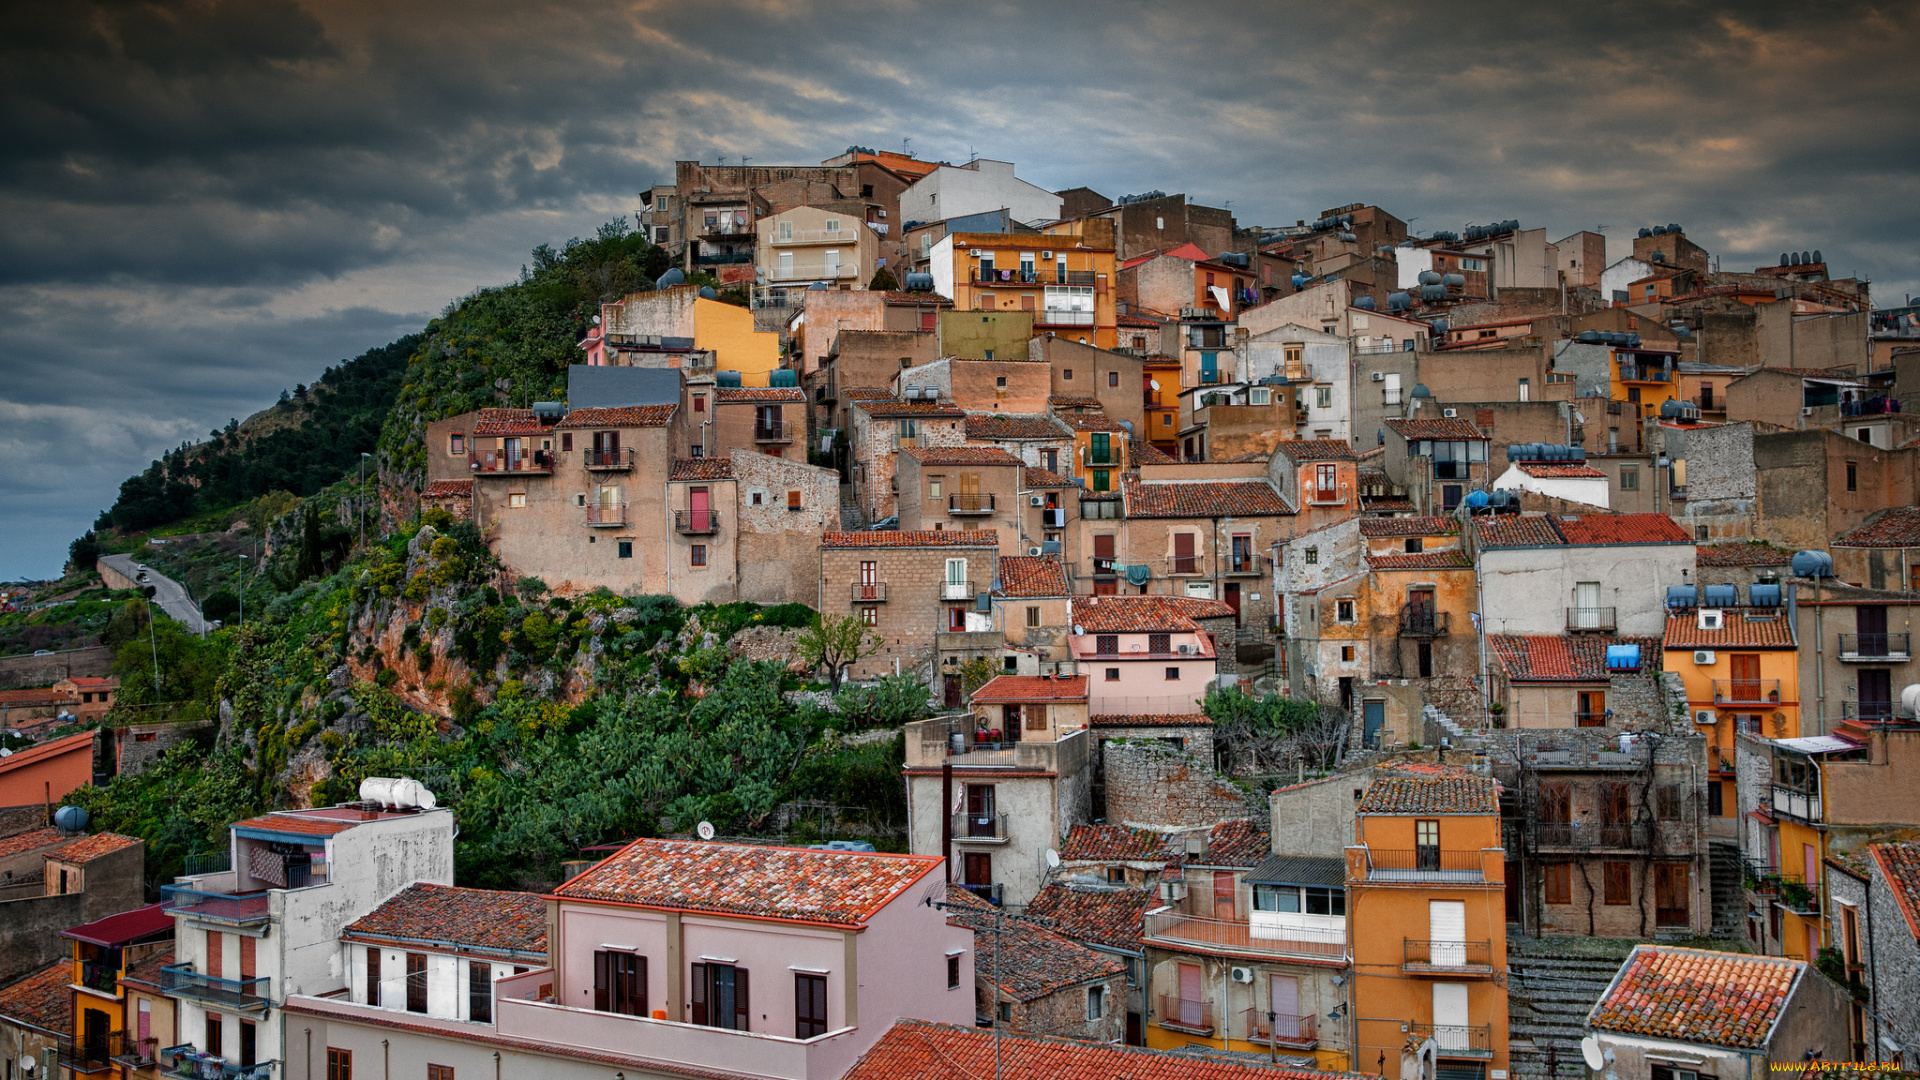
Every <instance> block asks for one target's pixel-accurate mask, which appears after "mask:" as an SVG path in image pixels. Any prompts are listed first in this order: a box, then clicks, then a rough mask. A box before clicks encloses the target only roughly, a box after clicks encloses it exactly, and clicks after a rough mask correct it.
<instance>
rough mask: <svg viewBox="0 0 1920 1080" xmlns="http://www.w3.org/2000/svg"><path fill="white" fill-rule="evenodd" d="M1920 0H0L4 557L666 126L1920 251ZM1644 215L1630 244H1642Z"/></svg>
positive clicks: (534, 237)
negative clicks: (1919, 103) (1652, 1)
mask: <svg viewBox="0 0 1920 1080" xmlns="http://www.w3.org/2000/svg"><path fill="white" fill-rule="evenodd" d="M1916 54H1920V7H1916V6H1915V5H1912V4H1905V5H1889V6H1883V7H1876V6H1874V5H1871V4H1829V5H1789V4H1785V3H1772V4H1743V5H1733V4H1669V5H1661V6H1659V7H1656V8H1648V7H1647V6H1645V5H1627V4H1600V5H1593V4H1588V5H1565V4H1560V5H1541V4H1517V3H1516V4H1499V5H1487V4H1479V5H1439V4H1425V5H1413V4H1386V3H1367V2H1360V3H1343V4H1326V3H1317V4H1285V5H1280V4H1270V3H1267V4H1237V3H1210V4H1185V5H1166V4H1147V3H1113V4H1105V5H1098V6H1091V5H1084V4H1032V3H1022V4H1014V3H1002V4H992V3H987V4H973V5H966V6H964V7H962V6H956V5H949V4H936V3H910V2H905V0H897V2H889V3H872V2H861V3H844V4H831V3H821V4H810V3H799V2H779V0H768V2H760V3H707V4H688V3H684V2H675V3H652V2H641V3H629V4H613V3H596V2H593V0H582V2H572V3H565V4H562V3H559V2H557V0H556V2H549V3H538V2H536V3H526V2H507V0H496V2H493V3H484V2H482V3H463V4H459V5H445V4H436V5H423V4H403V3H378V2H375V0H354V2H346V0H309V2H305V3H296V2H292V0H93V2H85V0H15V2H14V3H11V4H7V5H4V6H3V7H0V423H4V427H3V428H0V446H4V449H5V450H6V452H7V453H8V455H9V460H10V461H12V462H14V463H15V464H16V468H15V469H13V470H10V471H9V472H8V473H7V474H5V476H4V478H3V479H0V555H4V559H0V574H17V573H23V572H35V573H46V572H50V571H51V570H53V569H54V567H55V563H56V561H57V554H58V552H59V551H61V550H62V549H63V548H64V544H65V540H66V539H67V538H68V537H70V536H71V535H72V534H73V533H74V532H76V531H78V530H79V529H80V528H83V527H84V525H85V523H86V522H87V521H88V520H90V519H91V518H92V516H93V515H94V514H95V513H97V512H98V510H99V509H100V508H101V507H103V506H104V505H106V504H107V503H108V502H110V501H111V499H112V495H113V491H114V486H115V485H116V484H117V482H118V480H119V479H120V478H122V477H124V476H125V475H126V474H127V473H129V472H131V471H134V470H135V469H137V468H139V467H141V466H143V465H144V464H145V462H146V461H147V460H148V459H149V458H151V457H152V456H153V455H154V454H155V453H156V452H158V451H160V450H162V449H164V448H166V447H167V446H170V445H173V444H175V443H177V442H178V441H179V440H180V439H182V438H192V437H199V436H204V433H205V432H206V431H207V429H208V428H210V427H212V426H214V425H216V424H221V423H224V422H225V420H226V418H227V417H228V416H234V415H240V416H244V415H246V414H247V413H248V412H251V411H253V410H254V409H257V408H258V407H260V406H263V405H265V404H266V403H268V402H269V401H271V400H272V399H273V397H274V396H275V395H276V394H277V391H278V390H279V388H280V387H282V386H289V385H291V384H293V383H295V382H302V381H308V380H311V379H312V378H313V377H314V375H315V374H316V373H317V372H318V371H319V369H320V368H322V367H324V366H325V365H327V364H329V363H333V362H335V361H337V360H338V359H340V358H342V357H346V356H352V355H355V354H357V353H358V352H360V351H362V350H363V349H364V348H366V347H368V346H372V345H377V344H381V343H383V342H385V341H386V340H389V339H391V338H392V337H394V336H397V335H398V334H399V333H401V332H403V331H404V330H406V329H409V328H411V327H413V326H417V324H418V321H419V318H420V315H419V313H422V312H429V311H435V310H438V309H439V308H440V307H441V306H442V305H443V304H444V303H445V302H446V301H447V300H449V299H451V298H453V297H455V296H458V295H460V294H462V293H464V292H466V291H468V290H470V289H472V288H473V287H475V286H477V285H482V284H488V283H493V282H498V281H502V280H506V279H508V278H510V277H511V276H512V274H513V273H514V271H515V270H516V269H517V268H518V266H519V265H520V263H521V262H522V261H523V260H524V258H525V253H526V251H527V250H528V249H529V248H530V247H532V246H533V245H534V244H536V243H539V242H541V241H559V240H564V239H565V238H566V237H567V236H569V235H577V234H585V233H587V232H590V231H591V230H592V229H593V227H594V226H596V225H597V224H599V223H600V222H601V221H604V220H606V219H607V218H609V217H613V216H617V215H619V214H621V213H623V212H628V211H631V210H632V209H633V208H634V199H633V193H634V192H635V191H637V190H639V189H641V188H643V187H645V186H647V185H648V184H650V183H652V182H655V181H658V180H661V179H665V178H667V177H669V176H670V175H671V169H672V162H673V161H674V160H675V159H678V158H687V157H697V158H701V159H703V160H707V161H713V160H715V159H716V158H718V157H720V156H722V155H725V156H726V157H727V158H728V159H729V160H733V161H738V160H740V158H742V157H751V158H753V159H754V160H755V161H756V162H761V163H769V164H771V163H774V162H794V163H808V162H814V161H818V160H820V159H821V158H822V157H825V156H827V155H830V154H834V153H838V152H839V151H840V150H841V149H842V148H843V147H845V146H846V145H848V144H849V143H860V144H865V145H873V146H878V147H883V148H888V149H897V148H899V147H900V146H901V140H902V138H904V137H910V138H911V139H912V140H913V142H912V147H913V149H914V151H915V152H917V153H918V154H920V155H921V156H922V157H930V158H935V159H942V158H944V159H948V160H955V161H959V160H964V159H965V158H966V157H967V155H968V154H969V153H970V152H978V153H979V154H981V155H983V156H991V157H998V158H1003V159H1008V160H1013V161H1016V162H1018V163H1019V166H1020V170H1021V174H1022V175H1023V176H1026V177H1028V178H1029V179H1032V180H1033V181H1035V182H1036V183H1041V184H1044V185H1046V186H1049V187H1052V188H1055V189H1058V188H1064V187H1068V186H1075V185H1080V184H1086V185H1089V186H1092V187H1094V188H1096V189H1098V190H1099V191H1101V192H1103V193H1105V194H1107V195H1109V196H1117V195H1120V194H1124V193H1127V192H1133V191H1141V190H1145V189H1148V188H1161V189H1164V190H1168V191H1185V192H1187V193H1189V195H1190V196H1191V197H1193V198H1195V199H1197V200H1199V201H1203V202H1210V203H1213V204H1216V205H1217V204H1220V203H1224V202H1227V201H1229V200H1231V207H1232V209H1233V211H1234V213H1235V215H1236V216H1237V217H1238V218H1239V219H1240V220H1241V221H1242V222H1243V223H1250V222H1260V223H1267V224H1284V223H1290V222H1292V221H1293V220H1295V219H1298V218H1312V217H1315V216H1317V215H1318V214H1319V212H1320V211H1322V210H1324V209H1326V208H1328V207H1331V206H1335V205H1339V204H1343V203H1346V202H1351V201H1356V200H1363V201H1369V202H1378V203H1380V204H1382V205H1385V206H1387V207H1388V208H1389V209H1392V210H1393V211H1394V212H1395V213H1397V214H1399V215H1400V216H1402V217H1407V218H1416V219H1417V220H1415V221H1414V226H1415V228H1416V229H1421V230H1431V229H1436V228H1455V229H1457V228H1459V227H1460V226H1461V225H1463V224H1465V223H1466V222H1469V221H1487V220H1491V219H1495V218H1507V217H1516V218H1519V219H1521V220H1522V222H1523V223H1525V224H1526V225H1528V226H1533V225H1545V226H1547V227H1548V228H1549V229H1550V230H1553V233H1552V235H1553V236H1554V237H1555V238H1557V237H1558V236H1559V235H1564V234H1565V233H1568V232H1572V231H1574V230H1575V229H1579V228H1591V227H1594V226H1596V225H1599V224H1607V225H1610V226H1611V228H1610V230H1609V231H1610V233H1611V235H1613V236H1614V237H1616V238H1619V239H1624V238H1625V237H1628V236H1631V235H1632V231H1633V230H1634V229H1636V228H1638V227H1640V226H1643V225H1652V224H1657V223H1665V222H1671V221H1678V222H1682V223H1684V224H1685V225H1686V227H1687V230H1688V234H1689V236H1691V237H1693V238H1695V239H1696V240H1698V241H1699V242H1701V243H1702V244H1703V245H1704V246H1706V247H1707V248H1708V249H1709V250H1711V251H1713V252H1714V253H1715V254H1718V255H1720V256H1722V259H1723V264H1724V265H1725V266H1726V267H1727V268H1728V269H1743V268H1748V267H1751V266H1753V265H1758V264H1761V263H1770V262H1772V261H1773V260H1774V259H1775V258H1776V257H1777V256H1778V254H1779V252H1781V251H1784V250H1788V249H1792V250H1800V249H1810V248H1814V247H1819V248H1822V249H1823V250H1824V252H1825V253H1826V255H1827V257H1828V259H1829V261H1830V262H1832V263H1833V264H1834V265H1835V269H1836V270H1837V271H1838V272H1840V273H1854V272H1858V273H1861V274H1864V275H1868V276H1871V277H1873V278H1875V279H1876V288H1875V292H1876V295H1877V296H1878V297H1880V298H1881V299H1883V300H1887V299H1894V300H1897V299H1898V298H1899V296H1900V294H1902V293H1903V292H1905V291H1908V290H1912V289H1914V288H1916V287H1920V251H1917V249H1916V245H1915V243H1914V241H1915V238H1916V236H1920V219H1917V218H1920V210H1916V209H1915V208H1916V206H1920V181H1917V180H1916V177H1920V160H1917V159H1920V140H1915V139H1913V138H1911V137H1910V136H1909V135H1908V134H1907V132H1908V130H1909V129H1910V127H1911V123H1910V117H1909V116H1908V115H1907V114H1908V113H1910V111H1911V108H1912V105H1913V102H1914V101H1915V100H1916V97H1917V96H1920V95H1916V93H1915V89H1916V88H1915V76H1914V74H1913V66H1912V64H1911V57H1912V56H1914V55H1916ZM1623 250H1624V248H1623V247H1622V246H1621V245H1620V244H1619V243H1616V250H1615V252H1614V254H1615V255H1616V257H1617V256H1618V255H1619V254H1621V253H1622V251H1623Z"/></svg>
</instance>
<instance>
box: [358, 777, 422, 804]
mask: <svg viewBox="0 0 1920 1080" xmlns="http://www.w3.org/2000/svg"><path fill="white" fill-rule="evenodd" d="M360 801H361V802H365V803H379V804H380V805H381V806H384V807H387V808H389V809H396V810H431V809H433V808H434V807H435V806H438V805H439V803H438V802H437V801H436V800H435V799H434V797H433V792H431V791H428V790H427V789H426V788H425V787H423V786H421V784H420V782H419V781H418V780H414V779H411V778H409V777H405V776H399V777H393V776H369V777H367V778H366V779H365V780H362V781H360Z"/></svg>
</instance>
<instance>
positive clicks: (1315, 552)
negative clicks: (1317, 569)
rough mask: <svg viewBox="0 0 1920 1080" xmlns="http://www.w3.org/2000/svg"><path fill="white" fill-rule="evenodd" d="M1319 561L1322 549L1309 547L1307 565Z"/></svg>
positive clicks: (1312, 564)
mask: <svg viewBox="0 0 1920 1080" xmlns="http://www.w3.org/2000/svg"><path fill="white" fill-rule="evenodd" d="M1319 562H1320V549H1319V548H1308V549H1307V565H1308V566H1314V565H1316V564H1318V563H1319Z"/></svg>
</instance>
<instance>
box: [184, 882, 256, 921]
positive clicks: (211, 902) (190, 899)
mask: <svg viewBox="0 0 1920 1080" xmlns="http://www.w3.org/2000/svg"><path fill="white" fill-rule="evenodd" d="M161 891H162V892H164V893H166V894H167V897H168V900H169V905H168V906H169V909H170V910H172V911H176V912H178V913H180V914H182V915H191V916H193V917H195V918H199V919H211V920H213V921H215V922H225V923H259V922H266V921H267V919H268V917H269V912H268V910H267V894H266V893H265V892H256V893H241V894H237V895H236V894H230V893H216V892H202V891H200V890H198V889H194V888H190V887H188V886H185V885H163V886H161Z"/></svg>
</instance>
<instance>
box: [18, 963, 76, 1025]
mask: <svg viewBox="0 0 1920 1080" xmlns="http://www.w3.org/2000/svg"><path fill="white" fill-rule="evenodd" d="M72 984H73V961H72V960H71V959H68V960H56V961H54V962H53V963H52V964H50V965H48V966H46V967H43V968H41V969H40V970H39V971H36V972H34V973H33V974H31V975H29V976H27V977H26V978H24V979H21V980H20V981H19V982H16V983H14V984H12V985H11V986H8V987H6V988H5V989H0V1019H6V1020H12V1021H14V1022H16V1023H22V1024H27V1025H29V1026H31V1027H37V1028H39V1029H41V1030H42V1031H52V1032H57V1033H58V1034H60V1035H61V1036H62V1037H70V1036H72V1034H73V991H72V990H71V989H70V987H71V986H72Z"/></svg>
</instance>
